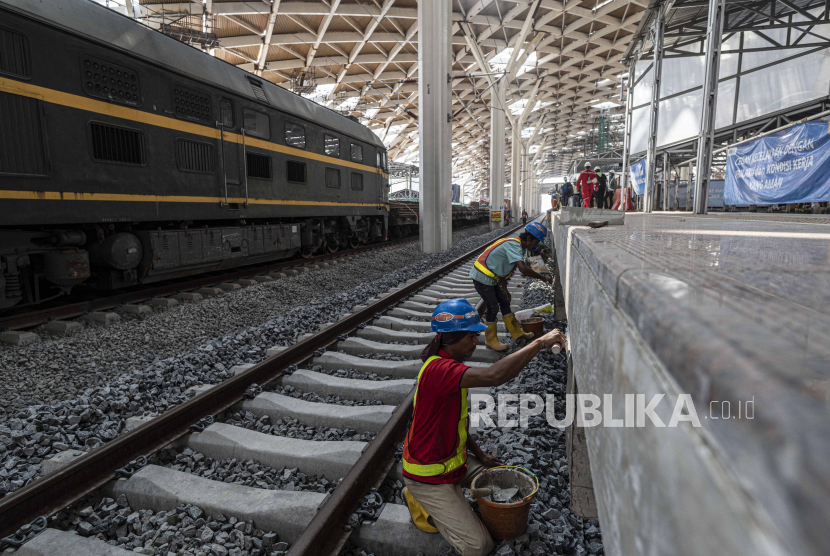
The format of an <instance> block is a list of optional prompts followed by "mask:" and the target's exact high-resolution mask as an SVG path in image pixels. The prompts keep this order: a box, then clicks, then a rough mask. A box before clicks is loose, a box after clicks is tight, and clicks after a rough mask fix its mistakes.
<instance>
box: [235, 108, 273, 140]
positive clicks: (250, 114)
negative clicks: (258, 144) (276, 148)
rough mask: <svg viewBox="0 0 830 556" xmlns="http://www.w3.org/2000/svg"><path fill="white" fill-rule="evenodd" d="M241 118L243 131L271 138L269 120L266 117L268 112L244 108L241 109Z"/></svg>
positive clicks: (253, 135)
mask: <svg viewBox="0 0 830 556" xmlns="http://www.w3.org/2000/svg"><path fill="white" fill-rule="evenodd" d="M242 118H243V119H244V123H243V125H244V126H245V133H247V134H248V135H251V136H252V137H259V138H261V139H270V138H271V122H270V120H269V119H268V114H262V113H260V112H256V111H255V110H249V109H248V108H245V109H244V110H242Z"/></svg>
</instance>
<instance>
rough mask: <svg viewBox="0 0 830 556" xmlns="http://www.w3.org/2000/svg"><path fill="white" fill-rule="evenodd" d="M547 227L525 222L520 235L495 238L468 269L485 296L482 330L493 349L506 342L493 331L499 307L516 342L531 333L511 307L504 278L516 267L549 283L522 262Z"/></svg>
mask: <svg viewBox="0 0 830 556" xmlns="http://www.w3.org/2000/svg"><path fill="white" fill-rule="evenodd" d="M547 233H548V229H547V228H545V226H544V225H542V224H539V223H538V222H531V223H530V224H528V225H527V226H525V229H524V231H523V232H522V233H521V234H519V237H507V238H502V239H498V240H496V241H494V242H493V243H492V244H490V246H489V247H488V248H487V249H485V250H484V252H483V253H482V254H481V255H480V256H479V257H478V259H476V261H475V263H474V264H473V268H471V269H470V278H472V279H473V286H474V287H475V289H476V291H477V292H478V294H479V295H480V296H481V298H482V299H483V300H484V306H485V318H486V320H485V321H484V322H485V324H486V325H487V330H486V331H485V333H484V338H485V342H484V345H486V346H487V347H488V348H490V349H492V350H494V351H505V350H506V349H507V346H506V345H504V344H502V343H501V342H499V338H498V336H497V335H496V324H497V322H498V321H497V317H498V314H499V309H501V314H502V318H503V319H504V326H505V328H507V331H508V332H509V333H510V335H511V336H512V337H513V340H514V341H515V342H516V343H517V344H522V343H524V342H527V341H528V340H529V339H530V338H532V337H533V334H531V333H529V332H524V331H523V330H522V327H521V325H520V324H519V321H518V320H516V317H515V316H514V315H513V310H512V309H511V308H510V294H509V293H508V291H507V280H508V279H509V278H510V276H512V275H513V272H515V271H516V269H518V270H519V272H521V273H522V274H524V275H525V276H529V277H531V278H536V279H537V280H542V281H544V282H547V283H548V284H550V283H551V278H550V276H542V275H541V274H539V273H538V272H536V271H535V270H533V269H532V268H530V266H529V265H526V264H525V263H524V258H525V251H529V252H531V253H533V252H534V251H535V250H536V249H537V248H538V247H539V243H540V242H543V241H544V240H545V236H546V235H547Z"/></svg>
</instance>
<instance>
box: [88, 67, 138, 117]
mask: <svg viewBox="0 0 830 556" xmlns="http://www.w3.org/2000/svg"><path fill="white" fill-rule="evenodd" d="M82 65H83V70H82V72H81V77H82V79H83V83H84V91H86V94H88V95H89V96H91V97H98V98H103V99H106V100H108V101H109V102H117V103H120V104H129V105H131V106H138V105H139V104H140V103H141V87H140V86H139V80H138V73H136V72H135V71H133V70H131V69H129V68H126V67H124V66H119V65H118V64H113V63H112V62H107V61H106V60H102V59H100V58H95V57H94V56H84V58H83V62H82Z"/></svg>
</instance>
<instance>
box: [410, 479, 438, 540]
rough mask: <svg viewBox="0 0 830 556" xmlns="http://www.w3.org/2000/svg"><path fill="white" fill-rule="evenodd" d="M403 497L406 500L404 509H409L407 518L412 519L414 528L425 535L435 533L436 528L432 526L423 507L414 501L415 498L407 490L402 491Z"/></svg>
mask: <svg viewBox="0 0 830 556" xmlns="http://www.w3.org/2000/svg"><path fill="white" fill-rule="evenodd" d="M403 497H404V499H406V507H407V508H409V516H410V517H411V518H412V523H414V524H415V527H417V528H418V529H420V530H421V531H424V532H426V533H437V532H438V528H437V527H435V525H433V524H432V520H431V519H430V518H429V514H428V513H427V511H426V510H425V509H424V507H423V506H422V505H421V504H419V503H418V501H417V500H415V497H414V496H412V494H410V492H409V489H408V488H405V489H403Z"/></svg>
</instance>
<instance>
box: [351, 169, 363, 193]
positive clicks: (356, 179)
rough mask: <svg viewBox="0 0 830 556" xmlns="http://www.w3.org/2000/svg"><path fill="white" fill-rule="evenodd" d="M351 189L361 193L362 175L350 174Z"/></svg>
mask: <svg viewBox="0 0 830 556" xmlns="http://www.w3.org/2000/svg"><path fill="white" fill-rule="evenodd" d="M352 189H355V190H358V191H363V174H361V173H360V172H352Z"/></svg>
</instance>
